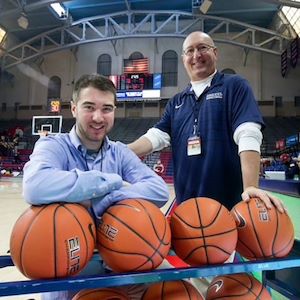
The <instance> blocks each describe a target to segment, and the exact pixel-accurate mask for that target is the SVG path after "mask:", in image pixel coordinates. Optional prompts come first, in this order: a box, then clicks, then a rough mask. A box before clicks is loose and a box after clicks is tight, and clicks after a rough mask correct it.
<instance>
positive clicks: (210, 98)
mask: <svg viewBox="0 0 300 300" xmlns="http://www.w3.org/2000/svg"><path fill="white" fill-rule="evenodd" d="M217 57H218V51H217V47H216V46H215V44H214V41H213V40H212V39H211V37H210V36H209V35H207V34H206V33H203V32H193V33H191V34H189V35H188V36H187V37H186V39H185V40H184V42H183V48H182V59H183V64H184V67H185V69H186V71H187V73H188V75H189V78H190V80H191V82H190V84H189V85H188V87H187V88H186V89H185V90H184V91H182V92H181V93H179V94H177V95H175V96H174V97H173V98H172V99H170V100H169V102H168V104H167V106H166V109H165V112H164V115H163V116H162V118H161V120H160V121H159V122H158V123H157V124H156V125H155V126H154V128H151V129H149V131H148V132H147V133H146V134H145V135H143V136H142V137H140V138H139V139H137V140H136V141H134V142H133V143H131V144H129V147H130V148H131V149H132V150H133V151H134V152H135V153H136V154H138V155H139V156H142V155H146V154H149V153H151V152H153V151H159V150H161V149H163V148H165V147H168V146H170V145H171V146H172V158H173V165H174V186H175V192H176V198H177V202H178V203H181V202H183V201H185V200H187V199H189V198H192V197H196V196H206V197H211V198H214V199H216V200H218V201H220V202H221V203H222V204H223V205H225V206H226V207H227V208H228V209H231V208H232V207H233V206H234V205H235V204H236V203H237V202H239V201H241V199H243V200H245V201H247V200H249V199H250V198H251V197H259V198H261V199H262V200H263V201H264V202H265V204H266V206H267V207H268V208H271V207H272V205H275V206H276V207H277V208H278V210H279V211H280V212H284V211H285V208H284V206H283V204H282V202H281V201H280V199H278V198H276V197H275V196H273V195H272V194H271V193H268V192H267V191H264V190H261V189H259V188H258V182H259V169H260V145H261V141H262V133H261V129H262V128H263V127H264V123H263V120H262V117H261V114H260V112H259V109H258V105H257V102H256V100H255V97H254V95H253V91H252V89H251V87H250V85H249V83H248V82H247V81H246V80H245V79H243V78H242V77H240V76H239V75H227V74H222V73H220V72H219V71H217V67H216V64H217Z"/></svg>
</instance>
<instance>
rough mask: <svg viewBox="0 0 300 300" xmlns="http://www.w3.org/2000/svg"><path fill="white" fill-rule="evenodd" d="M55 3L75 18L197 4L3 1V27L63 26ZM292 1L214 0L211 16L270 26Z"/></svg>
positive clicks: (179, 0)
mask: <svg viewBox="0 0 300 300" xmlns="http://www.w3.org/2000/svg"><path fill="white" fill-rule="evenodd" d="M53 2H61V3H62V4H63V5H64V6H65V7H66V8H67V9H68V11H69V14H70V16H71V18H72V19H71V20H72V21H77V20H80V19H83V18H89V17H92V16H98V15H106V14H111V13H115V12H120V11H126V10H134V11H135V10H146V11H157V10H166V11H175V10H178V11H185V12H189V13H191V12H193V11H194V12H195V10H196V9H193V6H195V4H196V3H197V1H195V0H71V1H54V0H0V26H3V27H4V28H5V29H6V30H7V32H8V34H9V35H14V36H16V37H17V38H18V39H19V40H20V41H25V40H27V39H29V38H31V37H33V36H35V35H37V34H40V33H42V32H45V31H48V30H50V29H53V28H56V27H61V26H63V25H65V23H66V22H69V21H70V20H60V19H58V18H57V17H56V16H55V15H54V13H53V12H52V11H51V8H50V4H51V3H53ZM198 2H199V1H198ZM289 2H290V3H292V5H296V6H298V7H300V3H296V2H294V1H283V0H282V1H280V0H278V1H276V0H212V5H211V7H210V8H209V10H208V12H207V15H212V16H218V17H222V18H229V19H232V20H237V21H241V22H245V23H247V24H250V25H255V26H259V27H263V28H270V26H271V24H272V21H273V19H274V17H275V16H276V14H277V12H278V9H279V8H280V6H281V5H282V4H284V3H289ZM22 11H23V12H24V13H25V14H26V16H27V18H28V21H29V25H28V28H27V29H26V30H24V29H22V28H20V27H19V26H18V23H17V19H18V18H19V17H20V14H21V13H22ZM196 13H199V12H198V11H196Z"/></svg>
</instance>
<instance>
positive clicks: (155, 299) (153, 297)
mask: <svg viewBox="0 0 300 300" xmlns="http://www.w3.org/2000/svg"><path fill="white" fill-rule="evenodd" d="M163 299H172V300H204V298H203V297H202V296H201V294H200V293H199V292H198V291H197V289H196V288H195V287H194V286H193V285H192V284H190V283H189V282H187V281H184V280H178V281H162V282H158V283H155V284H152V285H150V287H149V288H148V289H147V290H146V291H145V293H144V294H143V297H142V300H163Z"/></svg>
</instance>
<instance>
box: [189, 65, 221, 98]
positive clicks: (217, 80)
mask: <svg viewBox="0 0 300 300" xmlns="http://www.w3.org/2000/svg"><path fill="white" fill-rule="evenodd" d="M223 78H224V74H222V73H220V72H219V71H216V73H214V75H213V78H212V81H211V84H210V86H211V87H212V86H214V85H215V84H220V83H221V82H222V80H223ZM183 92H184V93H185V94H192V95H194V91H193V87H192V84H191V83H189V85H188V86H187V88H186V89H185V90H184V91H183Z"/></svg>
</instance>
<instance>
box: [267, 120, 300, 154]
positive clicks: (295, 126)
mask: <svg viewBox="0 0 300 300" xmlns="http://www.w3.org/2000/svg"><path fill="white" fill-rule="evenodd" d="M264 122H265V125H266V128H265V129H264V131H263V135H264V139H263V144H262V154H263V155H269V154H272V153H273V152H275V150H276V149H275V145H276V141H278V140H280V139H282V138H286V137H288V136H290V135H293V134H298V133H299V132H300V117H275V118H274V117H265V118H264Z"/></svg>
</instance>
